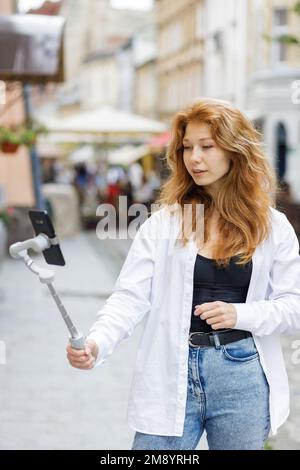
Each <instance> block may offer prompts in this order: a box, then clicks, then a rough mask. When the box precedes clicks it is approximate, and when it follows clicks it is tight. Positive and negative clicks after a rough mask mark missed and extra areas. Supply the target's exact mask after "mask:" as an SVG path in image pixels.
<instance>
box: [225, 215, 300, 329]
mask: <svg viewBox="0 0 300 470" xmlns="http://www.w3.org/2000/svg"><path fill="white" fill-rule="evenodd" d="M284 218H285V223H284V224H283V233H282V236H281V240H280V242H279V243H278V245H277V248H276V251H275V253H274V257H273V263H272V267H271V272H270V280H269V289H268V299H267V300H259V301H254V302H248V303H234V304H233V305H234V306H235V308H236V312H237V322H236V325H235V327H234V329H241V330H246V331H250V332H251V333H253V334H255V335H257V336H264V335H270V334H272V333H288V334H293V333H295V330H299V329H300V255H299V241H298V238H297V236H296V233H295V230H294V228H293V226H292V225H291V224H290V222H289V221H288V219H287V218H286V216H285V215H284Z"/></svg>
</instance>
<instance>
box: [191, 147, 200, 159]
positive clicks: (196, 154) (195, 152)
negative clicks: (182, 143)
mask: <svg viewBox="0 0 300 470" xmlns="http://www.w3.org/2000/svg"><path fill="white" fill-rule="evenodd" d="M192 159H193V160H199V159H202V151H201V149H200V148H199V147H194V149H193V152H192Z"/></svg>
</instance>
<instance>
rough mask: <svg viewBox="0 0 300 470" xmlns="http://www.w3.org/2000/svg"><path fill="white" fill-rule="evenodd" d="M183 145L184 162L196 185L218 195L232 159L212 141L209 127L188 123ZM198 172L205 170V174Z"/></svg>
mask: <svg viewBox="0 0 300 470" xmlns="http://www.w3.org/2000/svg"><path fill="white" fill-rule="evenodd" d="M182 144H183V148H184V150H183V161H184V164H185V166H186V169H187V171H188V172H189V174H190V175H191V177H192V178H193V180H194V181H195V183H196V184H197V185H199V186H204V187H205V189H206V190H207V191H208V192H209V193H210V194H216V192H217V191H218V189H219V188H220V185H221V181H220V179H221V178H222V177H223V176H224V175H225V174H226V173H227V172H228V171H229V168H230V159H229V158H228V156H227V155H226V154H225V152H224V150H222V149H221V148H220V147H218V146H217V144H216V142H215V141H214V140H213V139H212V136H211V131H210V128H209V126H208V125H207V124H200V123H196V122H190V123H188V125H187V127H186V130H185V134H184V137H183V140H182ZM196 170H203V173H197V172H196Z"/></svg>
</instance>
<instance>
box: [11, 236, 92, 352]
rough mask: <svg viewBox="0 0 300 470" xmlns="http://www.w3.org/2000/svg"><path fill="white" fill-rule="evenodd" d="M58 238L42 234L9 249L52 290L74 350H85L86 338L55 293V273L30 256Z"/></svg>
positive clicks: (56, 241) (14, 256) (12, 254)
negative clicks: (31, 252) (30, 252)
mask: <svg viewBox="0 0 300 470" xmlns="http://www.w3.org/2000/svg"><path fill="white" fill-rule="evenodd" d="M57 243H59V242H58V239H57V237H53V238H50V237H48V235H46V234H45V233H40V234H39V235H37V236H36V237H34V238H30V239H28V240H24V241H23V242H17V243H14V244H13V245H11V246H10V247H9V253H10V255H11V256H12V258H15V259H21V260H22V261H23V262H24V263H25V265H26V266H27V267H28V269H30V271H31V272H33V273H34V274H36V275H37V276H38V277H39V280H40V282H41V283H42V284H46V285H47V286H48V288H49V290H50V293H51V295H52V297H53V298H54V300H55V303H56V305H57V307H58V309H59V311H60V313H61V316H62V318H63V320H64V322H65V324H66V325H67V328H68V330H69V332H70V335H71V336H70V343H71V346H72V348H74V349H84V348H85V343H84V337H83V335H82V334H81V333H80V332H79V331H78V330H77V328H76V327H75V325H74V324H73V322H72V320H71V318H70V316H69V315H68V313H67V311H66V309H65V307H64V305H63V304H62V302H61V300H60V298H59V296H58V294H57V292H56V291H55V289H54V287H53V285H52V282H53V281H54V276H55V272H54V271H52V270H50V269H45V268H41V267H39V266H37V265H36V263H34V261H33V259H32V258H30V256H29V255H28V251H27V250H29V249H31V250H33V251H35V252H36V253H42V252H43V251H44V250H46V249H47V248H50V246H51V245H52V244H57Z"/></svg>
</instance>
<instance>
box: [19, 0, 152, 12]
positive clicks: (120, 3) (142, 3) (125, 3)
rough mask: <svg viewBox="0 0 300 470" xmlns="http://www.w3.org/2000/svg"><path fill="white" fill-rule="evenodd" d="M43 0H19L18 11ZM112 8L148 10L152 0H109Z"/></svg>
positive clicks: (34, 6) (38, 3)
mask: <svg viewBox="0 0 300 470" xmlns="http://www.w3.org/2000/svg"><path fill="white" fill-rule="evenodd" d="M43 2H44V0H19V11H21V12H25V11H27V10H29V9H30V8H37V7H39V6H40V5H41V4H42V3H43ZM111 4H112V6H113V7H114V8H130V9H135V10H150V9H151V8H152V5H153V0H111Z"/></svg>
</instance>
